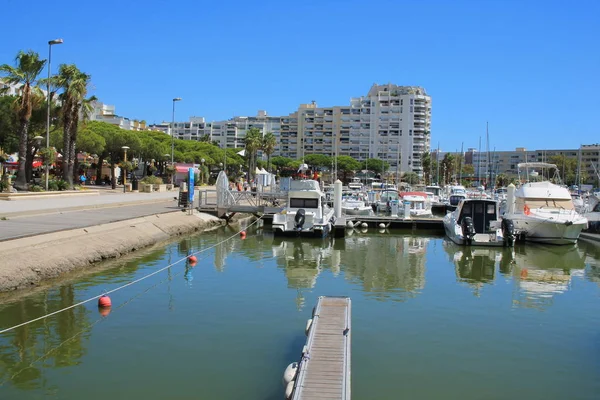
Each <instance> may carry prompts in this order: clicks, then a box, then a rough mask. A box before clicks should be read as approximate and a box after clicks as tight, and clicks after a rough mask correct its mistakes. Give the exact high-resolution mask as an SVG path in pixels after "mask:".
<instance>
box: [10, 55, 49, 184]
mask: <svg viewBox="0 0 600 400" xmlns="http://www.w3.org/2000/svg"><path fill="white" fill-rule="evenodd" d="M15 64H16V65H15V66H14V67H13V66H10V65H8V64H3V65H0V73H3V74H5V75H6V77H4V78H3V79H2V81H3V82H4V83H7V84H12V85H22V86H21V96H20V97H19V98H18V100H17V101H18V104H17V115H18V120H19V173H18V174H17V179H16V181H15V184H14V187H15V189H17V190H27V176H26V173H25V169H26V163H27V157H26V154H27V142H28V129H29V121H30V120H31V112H32V109H33V104H32V102H33V99H32V97H33V94H32V92H33V87H34V86H35V84H36V80H37V77H38V76H39V74H40V73H41V72H42V70H43V69H44V65H46V60H41V59H40V55H39V54H38V53H36V52H34V51H32V50H29V51H28V52H26V53H25V52H23V51H19V53H18V54H17V57H16V58H15Z"/></svg>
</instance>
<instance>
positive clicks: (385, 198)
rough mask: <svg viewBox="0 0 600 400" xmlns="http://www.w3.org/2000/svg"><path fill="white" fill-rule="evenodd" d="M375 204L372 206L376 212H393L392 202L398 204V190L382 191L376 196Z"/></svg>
mask: <svg viewBox="0 0 600 400" xmlns="http://www.w3.org/2000/svg"><path fill="white" fill-rule="evenodd" d="M375 196H376V199H375V202H374V203H373V204H372V207H373V211H375V212H391V211H392V202H398V199H399V197H398V190H396V189H385V190H380V191H378V192H377V193H376V194H375Z"/></svg>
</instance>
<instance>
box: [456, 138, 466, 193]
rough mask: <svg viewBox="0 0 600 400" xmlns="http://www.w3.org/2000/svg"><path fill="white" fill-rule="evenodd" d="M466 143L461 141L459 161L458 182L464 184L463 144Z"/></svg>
mask: <svg viewBox="0 0 600 400" xmlns="http://www.w3.org/2000/svg"><path fill="white" fill-rule="evenodd" d="M464 145H465V142H461V143H460V154H459V157H460V160H459V162H458V184H459V185H462V163H463V156H464V154H465V153H463V146H464Z"/></svg>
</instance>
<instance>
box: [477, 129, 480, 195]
mask: <svg viewBox="0 0 600 400" xmlns="http://www.w3.org/2000/svg"><path fill="white" fill-rule="evenodd" d="M477 186H481V136H479V147H478V148H477Z"/></svg>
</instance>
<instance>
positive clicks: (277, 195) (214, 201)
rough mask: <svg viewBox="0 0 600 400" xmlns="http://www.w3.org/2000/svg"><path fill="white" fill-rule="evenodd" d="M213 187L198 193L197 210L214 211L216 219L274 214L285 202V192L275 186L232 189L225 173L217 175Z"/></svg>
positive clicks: (282, 207)
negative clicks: (238, 214) (242, 215)
mask: <svg viewBox="0 0 600 400" xmlns="http://www.w3.org/2000/svg"><path fill="white" fill-rule="evenodd" d="M215 186H216V189H215V190H214V191H212V190H204V191H201V192H200V195H199V209H200V210H201V211H202V210H204V211H208V210H210V211H215V212H216V213H217V216H218V217H228V216H231V215H233V214H235V213H250V214H276V213H278V212H281V211H282V210H283V209H284V207H285V203H286V202H287V192H285V191H281V190H279V187H278V186H276V185H269V186H263V185H258V186H257V188H256V190H255V191H254V190H241V191H240V190H237V189H232V188H231V187H230V184H229V179H228V178H227V175H226V174H225V171H221V172H220V173H219V175H218V177H217V182H216V184H215Z"/></svg>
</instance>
